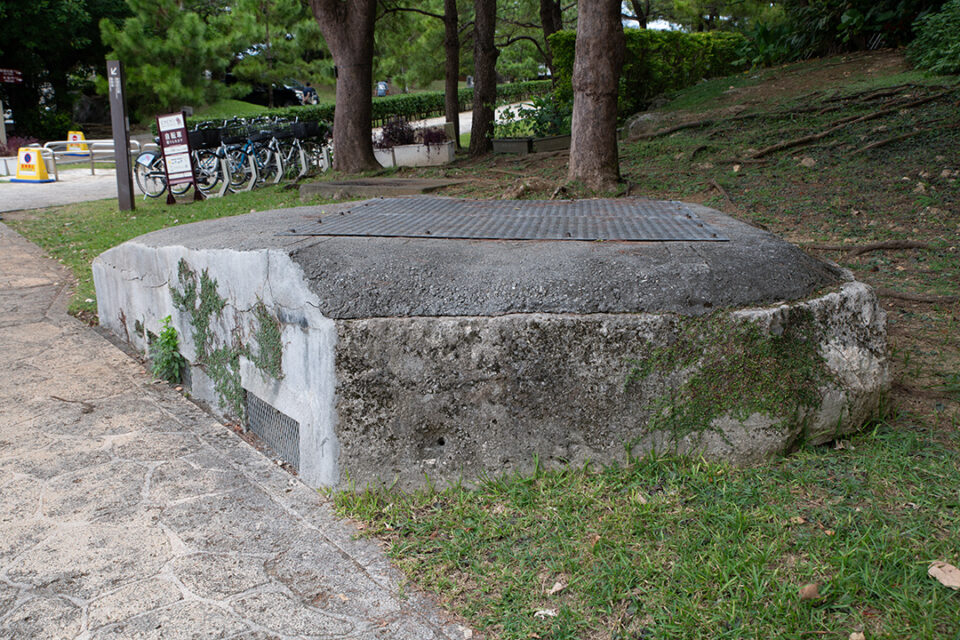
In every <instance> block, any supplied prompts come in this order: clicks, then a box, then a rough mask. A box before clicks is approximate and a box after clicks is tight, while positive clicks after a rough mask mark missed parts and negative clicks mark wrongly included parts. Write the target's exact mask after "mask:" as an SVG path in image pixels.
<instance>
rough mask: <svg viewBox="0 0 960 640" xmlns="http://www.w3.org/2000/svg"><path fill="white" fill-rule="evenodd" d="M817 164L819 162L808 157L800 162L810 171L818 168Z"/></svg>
mask: <svg viewBox="0 0 960 640" xmlns="http://www.w3.org/2000/svg"><path fill="white" fill-rule="evenodd" d="M816 164H817V161H816V160H814V159H813V158H811V157H810V156H806V157H805V158H804V159H803V160H801V161H800V165H801V166H804V167H807V168H808V169H812V168H813V167H815V166H816Z"/></svg>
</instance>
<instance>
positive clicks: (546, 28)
mask: <svg viewBox="0 0 960 640" xmlns="http://www.w3.org/2000/svg"><path fill="white" fill-rule="evenodd" d="M540 23H541V24H542V25H543V42H544V44H545V45H546V46H545V47H544V51H543V52H544V53H545V54H546V58H547V67H548V68H549V69H550V77H551V78H556V74H554V73H553V50H552V49H551V48H550V36H551V35H553V34H554V33H556V32H557V31H560V30H561V29H563V12H562V9H561V7H560V0H540ZM554 81H556V80H554Z"/></svg>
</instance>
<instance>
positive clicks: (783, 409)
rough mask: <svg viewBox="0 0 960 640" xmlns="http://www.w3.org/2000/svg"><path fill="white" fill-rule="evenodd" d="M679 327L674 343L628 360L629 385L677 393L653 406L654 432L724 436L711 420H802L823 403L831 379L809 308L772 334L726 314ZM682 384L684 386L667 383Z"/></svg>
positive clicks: (792, 315) (650, 426) (683, 320)
mask: <svg viewBox="0 0 960 640" xmlns="http://www.w3.org/2000/svg"><path fill="white" fill-rule="evenodd" d="M678 322H679V327H678V331H677V337H676V340H675V341H674V342H673V343H671V344H669V345H666V346H663V347H659V348H657V349H655V350H654V351H653V352H652V353H651V354H650V356H649V357H648V358H646V359H644V360H642V361H641V360H638V361H631V362H630V365H631V368H630V371H629V373H628V375H627V383H626V384H627V386H628V387H629V386H630V385H633V384H636V383H639V382H640V381H645V382H648V383H652V384H654V385H657V386H666V387H667V388H670V389H672V390H671V391H670V392H669V393H668V394H667V395H664V396H662V397H660V398H659V399H658V400H657V401H656V402H655V404H654V411H653V415H652V417H651V419H650V422H649V424H648V431H665V432H667V433H670V434H672V436H673V437H674V439H676V440H679V439H681V438H683V437H684V436H687V435H689V434H691V433H697V432H703V431H707V430H718V429H717V428H716V427H715V426H714V425H713V422H714V420H715V419H717V418H720V417H723V416H731V417H734V418H736V419H738V420H745V419H747V418H748V417H749V416H751V415H753V414H755V413H761V414H764V415H768V416H771V417H778V416H779V417H783V416H789V418H787V420H788V421H796V420H801V419H802V416H803V413H804V409H808V408H813V407H816V406H817V405H818V404H819V403H820V400H821V398H820V388H821V387H822V386H823V385H824V384H825V383H826V382H827V381H828V380H830V379H831V374H830V372H829V370H828V368H827V365H826V363H825V362H824V360H823V358H822V357H821V355H820V353H819V347H818V340H817V326H816V321H815V319H814V317H813V314H812V313H811V312H809V311H808V310H805V309H791V310H789V311H788V312H787V317H786V318H784V321H783V322H782V324H781V325H778V327H777V328H776V330H772V331H769V332H768V331H766V330H764V328H762V327H761V326H760V325H759V324H757V323H756V322H751V321H747V320H743V319H736V318H733V317H731V316H730V315H729V314H728V313H724V312H717V313H714V314H711V315H709V316H701V317H696V318H681V319H679V320H678ZM677 378H680V379H681V380H682V382H681V383H680V384H675V383H674V384H670V383H667V384H664V383H665V382H667V381H669V380H670V379H674V380H676V379H677Z"/></svg>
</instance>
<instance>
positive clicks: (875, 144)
mask: <svg viewBox="0 0 960 640" xmlns="http://www.w3.org/2000/svg"><path fill="white" fill-rule="evenodd" d="M957 127H960V123H955V124H948V125H945V126H941V127H925V128H923V129H917V130H915V131H910V132H909V133H904V134H902V135H899V136H892V137H890V138H884V139H883V140H877V141H876V142H871V143H870V144H868V145H867V146H865V147H860V148H859V149H855V150H853V151H851V152H850V153H849V154H848V155H851V156H855V155H857V154H858V153H864V152H865V151H869V150H871V149H876V148H877V147H882V146H883V145H886V144H890V143H892V142H900V141H901V140H906V139H907V138H912V137H913V136H918V135H920V134H922V133H929V132H931V131H943V130H944V129H956V128H957Z"/></svg>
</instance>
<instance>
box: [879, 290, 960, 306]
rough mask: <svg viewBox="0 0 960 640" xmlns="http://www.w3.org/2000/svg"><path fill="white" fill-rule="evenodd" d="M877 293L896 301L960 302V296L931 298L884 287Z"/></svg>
mask: <svg viewBox="0 0 960 640" xmlns="http://www.w3.org/2000/svg"><path fill="white" fill-rule="evenodd" d="M876 291H877V295H878V296H880V297H881V298H893V299H895V300H906V301H907V302H926V303H928V304H955V303H957V302H960V296H930V295H927V294H924V293H905V292H903V291H894V290H893V289H884V288H882V287H879V288H877V289H876Z"/></svg>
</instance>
